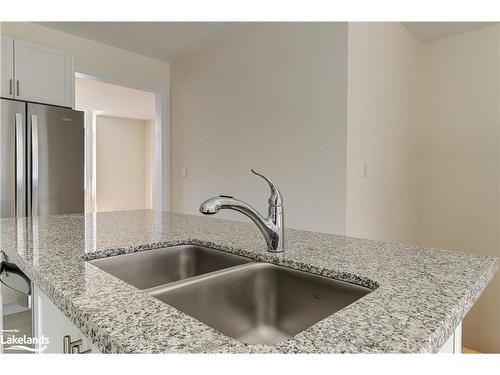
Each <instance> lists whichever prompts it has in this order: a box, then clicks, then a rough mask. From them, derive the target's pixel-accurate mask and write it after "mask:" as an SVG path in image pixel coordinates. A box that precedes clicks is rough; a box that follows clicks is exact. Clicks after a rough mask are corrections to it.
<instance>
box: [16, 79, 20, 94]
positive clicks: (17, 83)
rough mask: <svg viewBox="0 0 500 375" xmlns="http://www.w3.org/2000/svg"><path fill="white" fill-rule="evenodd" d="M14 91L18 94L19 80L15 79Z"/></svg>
mask: <svg viewBox="0 0 500 375" xmlns="http://www.w3.org/2000/svg"><path fill="white" fill-rule="evenodd" d="M16 92H17V96H19V80H16Z"/></svg>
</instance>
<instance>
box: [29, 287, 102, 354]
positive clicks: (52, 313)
mask: <svg viewBox="0 0 500 375" xmlns="http://www.w3.org/2000/svg"><path fill="white" fill-rule="evenodd" d="M33 325H34V327H33V332H34V336H35V337H38V338H39V340H38V341H39V342H41V343H42V342H43V341H42V340H41V338H42V337H45V338H47V339H48V344H47V348H46V349H45V350H44V351H42V352H41V353H44V354H45V353H59V354H62V353H65V352H67V351H68V350H67V349H68V345H66V350H65V348H64V346H65V345H64V341H65V339H64V337H65V336H66V337H67V336H69V342H71V343H72V345H71V346H72V347H75V348H76V347H78V349H72V350H73V351H80V352H86V351H87V350H90V352H91V353H99V350H98V349H97V348H96V347H95V346H94V345H92V344H91V342H90V341H89V340H88V339H87V338H86V337H85V336H84V335H83V333H81V332H80V330H79V329H78V328H76V327H75V326H74V325H73V323H71V321H70V320H69V319H68V318H66V316H65V315H64V314H63V313H62V312H61V311H60V310H59V309H58V308H57V307H56V306H55V305H54V304H53V303H52V302H51V301H50V300H49V299H48V297H47V296H46V295H45V294H43V292H42V291H41V290H40V289H38V288H37V287H36V286H35V288H34V290H33ZM66 340H68V339H66ZM80 340H81V341H80ZM66 344H68V342H67V343H66ZM77 344H79V345H77ZM40 345H42V344H40ZM69 351H71V349H70V350H69Z"/></svg>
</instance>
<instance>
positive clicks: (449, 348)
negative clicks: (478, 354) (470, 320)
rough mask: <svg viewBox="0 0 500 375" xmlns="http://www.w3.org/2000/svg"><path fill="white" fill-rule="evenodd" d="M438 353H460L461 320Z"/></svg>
mask: <svg viewBox="0 0 500 375" xmlns="http://www.w3.org/2000/svg"><path fill="white" fill-rule="evenodd" d="M438 353H447V354H460V353H462V322H460V324H459V325H458V327H457V328H456V329H455V332H453V333H452V334H451V336H450V337H449V338H448V340H447V341H446V342H445V343H444V345H443V346H442V347H441V349H439V352H438Z"/></svg>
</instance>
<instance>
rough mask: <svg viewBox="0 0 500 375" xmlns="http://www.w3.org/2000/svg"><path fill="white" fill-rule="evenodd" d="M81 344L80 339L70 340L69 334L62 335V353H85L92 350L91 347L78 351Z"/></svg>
mask: <svg viewBox="0 0 500 375" xmlns="http://www.w3.org/2000/svg"><path fill="white" fill-rule="evenodd" d="M82 345H83V340H82V339H78V340H75V341H71V336H70V335H66V336H64V337H63V354H87V353H90V352H91V351H92V350H91V349H88V350H84V351H83V352H82V351H80V347H81V346H82Z"/></svg>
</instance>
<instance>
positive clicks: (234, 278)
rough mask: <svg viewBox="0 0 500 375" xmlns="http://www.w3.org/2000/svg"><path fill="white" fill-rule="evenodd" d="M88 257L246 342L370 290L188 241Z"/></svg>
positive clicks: (276, 337)
mask: <svg viewBox="0 0 500 375" xmlns="http://www.w3.org/2000/svg"><path fill="white" fill-rule="evenodd" d="M90 263H92V264H93V265H95V266H96V267H99V268H101V269H102V270H104V271H106V272H108V273H110V274H111V275H113V276H115V277H117V278H119V279H121V280H123V281H125V282H127V283H129V284H131V285H133V286H135V287H137V288H139V289H143V290H144V291H145V292H147V293H149V294H150V295H152V296H154V297H156V298H157V299H159V300H161V301H163V302H166V303H168V304H169V305H171V306H173V307H175V308H177V309H179V310H181V311H182V312H184V313H186V314H188V315H190V316H192V317H193V318H196V319H198V320H200V321H201V322H203V323H205V324H207V325H208V326H210V327H212V328H214V329H216V330H218V331H219V332H221V333H223V334H225V335H227V336H230V337H233V338H235V339H237V340H239V341H241V342H244V343H248V344H276V343H279V342H280V341H283V340H285V339H287V338H290V337H292V336H294V335H296V334H298V333H300V332H301V331H303V330H305V329H306V328H309V327H311V326H312V325H313V324H315V323H317V322H319V321H320V320H322V319H324V318H326V317H327V316H329V315H331V314H333V313H335V312H337V311H339V310H340V309H342V308H344V307H346V306H347V305H350V304H351V303H353V302H354V301H356V300H358V299H359V298H361V297H363V296H364V295H366V294H368V293H370V292H371V291H372V290H371V289H369V288H365V287H362V286H358V285H354V284H350V283H347V282H342V281H338V280H333V279H330V278H327V277H322V276H318V275H314V274H310V273H306V272H302V271H297V270H293V269H290V268H286V267H281V266H276V265H273V264H269V263H256V262H254V261H252V260H251V259H248V258H245V257H242V256H239V255H234V254H229V253H226V252H223V251H219V250H214V249H209V248H206V247H201V246H191V245H181V246H173V247H168V248H163V249H156V250H148V251H143V252H138V253H132V254H125V255H118V256H113V257H108V258H102V259H96V260H92V261H90Z"/></svg>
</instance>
